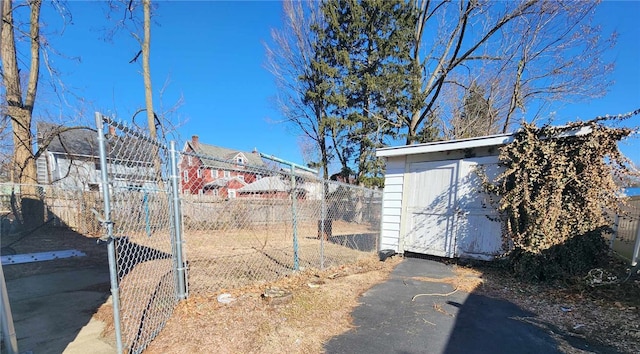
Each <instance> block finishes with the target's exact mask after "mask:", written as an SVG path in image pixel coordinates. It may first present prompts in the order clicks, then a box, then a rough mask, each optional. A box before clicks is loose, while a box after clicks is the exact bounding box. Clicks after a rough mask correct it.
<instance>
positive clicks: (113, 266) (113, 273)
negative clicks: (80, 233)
mask: <svg viewBox="0 0 640 354" xmlns="http://www.w3.org/2000/svg"><path fill="white" fill-rule="evenodd" d="M96 126H97V128H98V147H99V151H100V171H101V173H102V197H103V198H102V199H104V216H103V219H104V224H105V226H106V227H107V237H108V239H107V253H108V257H109V276H110V279H111V300H112V303H113V325H114V327H115V332H116V350H117V353H122V328H121V325H120V290H119V287H118V269H117V263H116V247H115V239H114V238H113V222H112V221H111V204H110V200H109V198H110V195H109V175H108V174H107V142H106V139H105V138H104V129H103V128H104V123H103V122H102V115H101V114H100V113H99V112H96Z"/></svg>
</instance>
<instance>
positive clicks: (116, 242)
mask: <svg viewBox="0 0 640 354" xmlns="http://www.w3.org/2000/svg"><path fill="white" fill-rule="evenodd" d="M96 121H97V125H98V141H99V144H100V157H101V158H100V165H99V166H96V167H97V171H96V173H100V174H101V176H102V184H101V186H100V189H101V192H102V195H103V196H104V201H105V203H104V209H103V213H102V215H103V217H102V222H103V224H104V225H105V226H106V234H107V235H106V237H105V240H106V241H107V242H108V249H109V257H110V259H109V261H110V262H109V263H110V267H111V277H112V279H111V286H112V289H111V292H112V294H113V306H114V318H115V327H116V342H117V346H118V350H119V351H126V352H130V353H139V352H142V351H143V350H144V349H145V348H146V347H147V346H148V344H149V343H150V342H151V340H153V338H155V336H156V335H157V334H158V333H159V331H160V330H161V329H162V328H163V327H164V324H165V323H166V321H167V320H168V319H169V317H170V316H171V314H172V312H173V309H174V308H175V306H176V304H177V302H178V300H179V299H180V298H182V297H184V294H183V291H182V290H181V289H180V283H181V281H180V277H181V276H182V275H181V274H180V272H179V271H180V270H181V269H182V267H181V266H180V265H179V264H181V261H180V259H179V258H180V257H178V256H177V252H178V249H179V248H180V247H179V242H178V240H177V237H178V236H177V226H176V225H177V221H178V220H179V219H178V218H177V217H176V215H177V212H176V211H177V209H176V204H175V203H174V201H175V200H176V198H178V195H177V193H176V192H175V191H174V190H173V189H172V186H173V184H172V180H171V176H172V174H171V168H170V167H171V166H172V165H171V163H170V162H171V155H170V154H171V152H170V151H169V149H168V148H167V147H166V146H164V145H162V144H159V143H158V142H157V141H155V140H153V139H151V138H149V137H147V136H146V135H145V134H144V133H142V132H140V131H138V130H135V129H133V128H129V127H126V126H124V125H122V124H118V123H116V122H113V121H110V120H109V119H106V118H104V117H101V116H99V115H98V116H97V118H96ZM104 123H107V127H108V129H107V130H106V133H105V130H103V125H104ZM173 175H176V174H175V173H174V174H173ZM183 282H184V281H182V283H183Z"/></svg>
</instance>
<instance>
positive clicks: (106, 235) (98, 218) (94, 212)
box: [91, 208, 114, 243]
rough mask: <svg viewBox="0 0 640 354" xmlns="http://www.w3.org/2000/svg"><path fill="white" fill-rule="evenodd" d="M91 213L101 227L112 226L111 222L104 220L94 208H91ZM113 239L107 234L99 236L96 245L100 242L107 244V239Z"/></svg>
mask: <svg viewBox="0 0 640 354" xmlns="http://www.w3.org/2000/svg"><path fill="white" fill-rule="evenodd" d="M91 212H92V213H93V214H94V215H95V217H96V220H98V222H99V223H100V225H102V226H103V227H105V226H106V225H109V224H111V225H113V224H114V223H113V221H107V220H105V219H104V218H103V217H102V215H101V214H100V213H99V212H98V211H97V210H96V209H95V208H91ZM112 238H113V237H112V236H110V235H109V234H108V233H107V234H105V235H103V236H101V237H100V238H98V243H100V241H102V242H108V241H109V239H112Z"/></svg>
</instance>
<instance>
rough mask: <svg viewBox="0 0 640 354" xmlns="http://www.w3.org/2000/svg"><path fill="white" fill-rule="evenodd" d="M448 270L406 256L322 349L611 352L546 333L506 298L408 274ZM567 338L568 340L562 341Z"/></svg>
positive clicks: (352, 353)
mask: <svg viewBox="0 0 640 354" xmlns="http://www.w3.org/2000/svg"><path fill="white" fill-rule="evenodd" d="M447 276H453V269H452V267H451V266H448V265H445V264H442V263H440V262H436V261H433V260H426V259H411V258H408V259H405V260H404V261H403V262H402V263H400V264H399V265H398V266H397V267H396V269H395V270H394V271H393V272H392V274H391V277H390V278H389V279H388V280H387V281H386V282H384V283H381V284H378V285H376V286H374V287H373V288H371V289H370V290H369V291H367V292H366V293H364V294H363V295H362V297H361V299H360V301H361V305H360V306H358V307H357V308H356V309H355V310H354V312H353V314H352V315H353V318H354V325H355V328H354V329H352V330H350V331H348V332H346V333H345V334H343V335H340V336H337V337H335V338H333V339H332V340H330V341H329V342H328V343H327V344H326V345H325V349H326V352H327V353H350V354H357V353H362V354H370V353H430V354H431V353H480V354H482V353H487V354H488V353H492V354H493V353H561V351H560V349H559V342H558V340H557V339H558V337H562V339H563V341H564V342H565V345H571V346H574V347H576V348H579V349H582V350H587V351H591V350H594V349H595V351H596V352H598V353H615V350H613V349H612V348H608V347H597V348H595V347H594V346H593V345H592V344H590V343H587V342H585V341H584V340H582V339H580V338H576V337H572V336H570V335H568V334H566V333H558V332H559V331H557V329H555V330H556V331H555V333H551V331H550V330H549V329H545V326H544V325H542V326H540V325H539V324H536V323H535V322H536V320H535V315H534V314H532V313H529V312H527V311H524V310H522V309H520V308H519V307H517V306H516V305H514V304H512V303H509V302H507V301H503V300H498V299H492V298H487V297H484V296H481V295H477V294H473V293H472V294H467V293H464V292H461V291H459V292H456V293H454V294H452V295H449V296H437V295H433V296H420V297H417V298H416V299H415V301H411V299H412V298H413V297H414V296H415V295H417V294H447V293H449V292H451V291H453V288H452V286H451V285H450V284H445V283H437V282H425V281H419V280H414V279H410V277H431V278H444V277H447ZM567 343H568V344H567Z"/></svg>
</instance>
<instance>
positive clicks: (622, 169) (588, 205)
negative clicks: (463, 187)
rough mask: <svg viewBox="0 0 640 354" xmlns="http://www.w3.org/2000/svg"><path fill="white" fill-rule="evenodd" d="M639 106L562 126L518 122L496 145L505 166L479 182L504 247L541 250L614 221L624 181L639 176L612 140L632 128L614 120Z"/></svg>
mask: <svg viewBox="0 0 640 354" xmlns="http://www.w3.org/2000/svg"><path fill="white" fill-rule="evenodd" d="M638 113H640V110H636V111H634V112H630V113H628V114H623V115H618V116H605V117H598V118H595V119H592V120H590V121H579V122H575V123H570V124H568V125H565V126H562V127H557V126H556V127H554V126H543V127H536V126H535V125H533V124H523V126H522V128H521V129H520V130H519V131H518V132H516V133H515V135H514V140H513V142H511V143H509V144H507V145H505V146H504V147H502V148H501V150H500V155H499V158H500V163H501V165H502V166H503V167H504V172H503V173H501V174H500V175H499V176H498V177H497V179H496V180H494V181H489V180H487V179H486V178H485V183H484V186H485V189H486V190H487V191H488V192H489V194H490V195H492V196H493V197H494V198H492V200H493V201H494V204H495V206H496V207H497V209H498V212H499V215H500V219H501V221H502V224H503V240H504V245H505V249H506V250H509V251H519V252H525V253H531V254H540V253H541V252H543V251H544V250H548V249H550V248H552V247H554V246H557V245H561V244H565V243H566V242H567V241H569V240H570V239H572V238H573V237H575V236H578V235H585V234H587V233H590V232H591V233H592V232H593V231H594V230H602V229H603V228H606V227H609V226H610V225H611V224H612V222H611V216H612V215H613V213H615V212H619V211H620V207H621V202H622V201H621V198H620V196H621V194H620V189H621V188H620V187H621V185H623V184H624V183H625V182H627V181H629V180H630V179H632V178H637V177H638V173H637V172H636V171H635V170H634V169H632V168H631V167H630V166H631V163H630V161H629V160H628V159H627V158H625V157H624V156H623V155H622V154H621V153H620V151H619V150H618V145H617V144H618V142H619V141H620V140H622V139H624V138H625V137H627V136H629V135H630V134H631V133H632V132H633V131H634V130H633V129H632V128H627V127H613V125H616V124H617V123H619V122H620V121H622V120H625V119H627V118H629V117H631V116H634V115H636V114H638ZM605 123H609V126H608V125H606V124H605ZM634 176H635V177H634Z"/></svg>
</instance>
